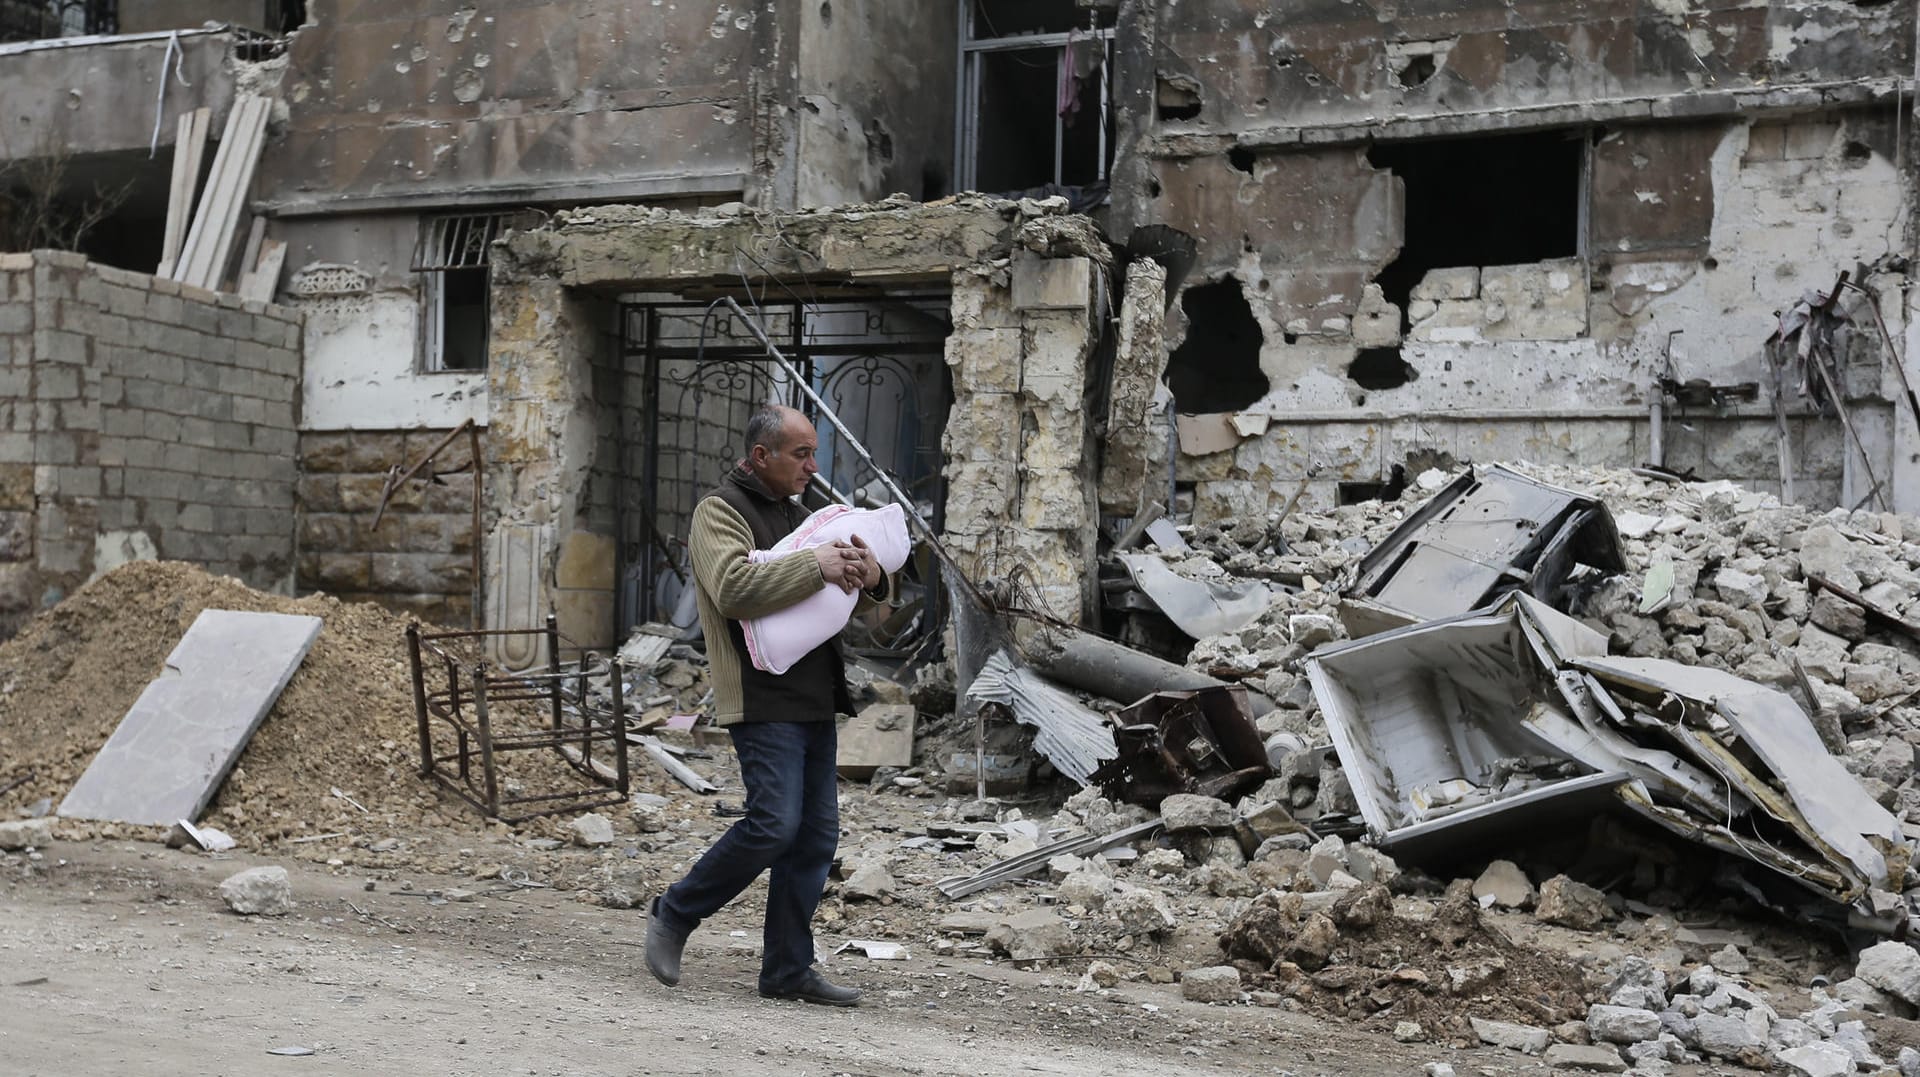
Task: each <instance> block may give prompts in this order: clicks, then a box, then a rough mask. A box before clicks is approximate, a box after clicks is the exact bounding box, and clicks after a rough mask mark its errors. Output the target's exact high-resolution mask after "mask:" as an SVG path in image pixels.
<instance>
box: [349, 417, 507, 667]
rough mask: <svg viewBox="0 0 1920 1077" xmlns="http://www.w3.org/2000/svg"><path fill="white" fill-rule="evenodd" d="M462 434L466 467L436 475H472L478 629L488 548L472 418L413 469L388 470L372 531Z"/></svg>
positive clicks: (472, 599) (477, 437)
mask: <svg viewBox="0 0 1920 1077" xmlns="http://www.w3.org/2000/svg"><path fill="white" fill-rule="evenodd" d="M461 434H465V435H467V464H466V466H465V467H457V468H454V469H453V470H452V471H444V472H439V473H436V475H435V476H434V477H435V478H438V477H439V475H457V474H459V473H460V472H462V471H472V472H473V510H472V511H473V569H472V573H473V578H472V579H471V580H470V581H469V584H470V590H471V593H470V594H469V596H468V600H469V602H470V603H471V605H472V609H473V612H472V614H471V616H472V618H473V624H474V627H476V628H478V627H479V626H480V625H481V624H483V623H484V622H483V618H484V616H485V612H484V607H483V603H482V600H481V598H482V593H483V591H484V584H483V582H482V580H481V577H480V573H481V569H482V567H483V562H482V558H481V547H482V546H483V545H484V544H485V543H484V538H485V536H484V535H482V534H481V533H480V506H481V502H482V496H483V495H482V489H481V488H482V486H483V482H482V479H481V476H482V474H483V471H482V468H481V466H480V428H479V427H478V426H477V425H475V423H474V421H473V420H472V419H471V418H467V419H462V420H461V421H460V425H459V426H456V427H454V428H453V429H452V430H450V431H448V432H447V436H446V437H443V438H441V439H440V442H439V444H437V445H435V446H434V447H433V448H431V449H428V450H427V452H426V455H424V456H422V457H421V458H420V459H419V460H418V461H416V462H415V463H414V465H413V466H412V467H409V468H406V469H404V470H402V469H401V468H400V466H399V465H397V464H396V465H394V466H393V467H391V468H389V469H387V479H386V482H385V483H384V484H382V486H381V488H380V504H379V505H378V506H377V507H376V508H375V509H374V512H373V523H372V524H370V525H369V527H370V528H378V527H379V526H380V521H381V519H382V518H384V517H385V516H386V514H387V504H388V503H389V502H390V501H392V500H393V495H394V494H395V493H398V492H399V490H400V487H401V486H402V485H404V484H405V483H406V482H407V481H408V480H410V479H412V478H414V477H415V476H416V475H418V474H419V473H420V471H421V469H423V468H425V467H426V466H427V465H428V464H430V463H432V462H433V460H434V458H435V457H437V456H439V455H440V453H441V452H442V451H443V450H445V449H446V447H447V446H449V445H452V444H453V443H454V442H455V441H456V440H458V439H459V437H460V435H461ZM427 638H428V639H437V638H445V637H444V635H442V636H428V637H427Z"/></svg>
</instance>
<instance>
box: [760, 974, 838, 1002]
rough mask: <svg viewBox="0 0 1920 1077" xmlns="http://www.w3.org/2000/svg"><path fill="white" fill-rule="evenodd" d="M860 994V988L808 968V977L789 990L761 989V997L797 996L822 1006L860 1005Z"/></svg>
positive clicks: (804, 1000) (787, 997)
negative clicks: (840, 983) (830, 978)
mask: <svg viewBox="0 0 1920 1077" xmlns="http://www.w3.org/2000/svg"><path fill="white" fill-rule="evenodd" d="M860 995H861V991H860V989H859V988H857V987H841V986H840V985H839V984H836V983H833V982H832V981H830V980H828V979H827V978H826V977H825V976H822V975H820V972H819V970H818V969H808V970H807V975H806V977H805V978H804V979H802V980H801V981H800V983H799V985H798V986H797V987H794V988H791V989H789V990H786V991H769V990H767V989H766V988H764V987H763V988H761V989H760V997H761V998H782V999H794V998H797V999H799V1000H800V1001H801V1002H813V1003H818V1004H819V1005H822V1006H858V1005H860Z"/></svg>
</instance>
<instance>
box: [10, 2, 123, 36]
mask: <svg viewBox="0 0 1920 1077" xmlns="http://www.w3.org/2000/svg"><path fill="white" fill-rule="evenodd" d="M119 28H120V5H119V2H118V0H0V44H5V43H7V42H13V41H39V40H42V39H44V38H53V37H79V36H82V35H85V34H112V33H117V32H119Z"/></svg>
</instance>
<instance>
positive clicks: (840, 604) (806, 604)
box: [740, 505, 913, 673]
mask: <svg viewBox="0 0 1920 1077" xmlns="http://www.w3.org/2000/svg"><path fill="white" fill-rule="evenodd" d="M855 535H858V536H860V539H861V541H863V542H865V543H866V544H867V546H868V547H869V548H870V549H872V550H873V556H874V559H875V560H877V561H879V562H880V567H881V568H883V569H885V570H886V571H888V572H890V573H892V572H898V571H900V566H901V565H904V564H906V563H907V553H908V551H909V550H910V549H911V548H912V545H913V543H912V540H911V539H909V538H908V536H907V514H906V513H905V512H904V511H902V510H901V508H900V506H898V505H887V506H885V507H883V508H878V509H854V508H848V507H847V506H845V505H829V506H827V507H826V508H824V509H821V510H820V511H819V512H816V513H814V514H813V515H811V516H809V517H807V518H806V519H805V520H804V521H802V522H801V524H800V526H799V527H797V528H795V529H794V531H793V534H791V535H788V536H787V537H786V538H783V539H781V540H780V541H779V542H777V543H775V544H774V547H773V549H771V550H754V551H753V552H752V553H749V554H748V555H747V559H748V560H749V561H752V562H753V563H755V564H761V563H764V562H767V561H772V560H775V559H776V558H780V557H785V556H786V555H788V554H790V553H793V552H794V551H795V550H810V549H812V548H813V547H815V546H819V545H821V544H823V543H828V542H846V541H849V540H851V539H852V538H853V536H855ZM859 600H860V596H859V595H857V594H848V593H847V592H845V591H843V590H841V589H840V588H838V587H835V586H832V585H828V586H826V587H822V588H821V589H820V590H818V591H815V592H814V593H813V594H811V595H809V596H808V597H806V598H804V599H802V600H800V601H799V602H796V603H794V604H793V605H791V606H788V607H787V608H786V609H783V610H780V611H778V612H775V613H770V614H768V615H766V616H765V617H754V618H750V619H748V620H744V621H741V622H740V627H741V628H742V629H743V630H744V631H745V633H746V637H747V656H748V657H749V658H750V659H752V661H753V668H755V669H758V670H764V671H765V672H768V673H785V672H786V671H787V670H789V669H791V668H793V664H794V663H795V662H798V661H800V659H802V658H804V657H806V656H807V653H808V652H810V651H812V650H813V649H814V648H815V647H818V646H820V645H821V644H822V643H825V642H827V641H828V640H830V639H832V638H833V637H835V636H837V635H839V634H840V630H841V629H843V628H845V627H847V621H848V619H849V618H851V617H852V616H853V607H854V605H855V604H856V603H858V602H859Z"/></svg>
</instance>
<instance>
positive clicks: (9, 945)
mask: <svg viewBox="0 0 1920 1077" xmlns="http://www.w3.org/2000/svg"><path fill="white" fill-rule="evenodd" d="M43 857H44V858H43V859H42V860H40V861H38V862H28V861H26V860H24V859H23V858H20V857H18V856H14V857H7V858H0V895H4V901H3V902H0V906H3V907H4V912H0V1072H4V1073H6V1074H8V1075H61V1077H68V1075H89V1074H126V1073H141V1074H281V1073H285V1074H401V1073H434V1074H452V1075H459V1074H486V1075H489V1077H493V1075H498V1074H509V1073H525V1074H554V1075H563V1074H564V1075H573V1074H596V1075H597V1074H778V1075H781V1077H803V1075H816V1074H818V1075H828V1074H876V1075H877V1074H913V1075H919V1077H939V1075H948V1074H1016V1073H1034V1074H1063V1075H1064V1074H1111V1073H1153V1074H1155V1075H1156V1077H1178V1075H1185V1074H1218V1073H1222V1072H1227V1073H1256V1072H1257V1073H1261V1074H1296V1075H1300V1077H1306V1075H1309V1074H1419V1073H1420V1072H1421V1068H1422V1065H1423V1064H1424V1063H1425V1062H1427V1061H1435V1060H1446V1061H1450V1062H1452V1063H1453V1064H1454V1065H1455V1066H1456V1067H1457V1068H1459V1069H1460V1070H1461V1072H1464V1073H1473V1072H1476V1071H1478V1072H1480V1073H1484V1074H1502V1073H1518V1072H1520V1071H1521V1070H1522V1069H1525V1068H1528V1066H1527V1063H1528V1062H1529V1061H1530V1060H1526V1059H1523V1058H1522V1057H1521V1056H1518V1055H1510V1054H1506V1053H1504V1052H1498V1051H1493V1050H1486V1049H1481V1050H1474V1051H1471V1052H1465V1051H1453V1050H1450V1049H1448V1048H1446V1047H1444V1046H1440V1045H1434V1044H1423V1045H1403V1044H1398V1043H1395V1042H1393V1041H1392V1040H1391V1039H1390V1038H1387V1037H1383V1036H1378V1035H1367V1034H1361V1033H1356V1032H1354V1031H1351V1030H1349V1029H1346V1028H1343V1027H1340V1026H1337V1025H1332V1024H1328V1023H1324V1022H1320V1021H1316V1020H1314V1019H1312V1018H1309V1017H1306V1016H1302V1015H1298V1014H1292V1013H1288V1012H1285V1011H1281V1010H1274V1009H1263V1008H1257V1007H1250V1006H1204V1005H1199V1004H1195V1003H1188V1002H1185V1001H1182V1000H1181V999H1180V997H1179V994H1178V989H1177V988H1175V987H1170V986H1156V985H1149V984H1122V985H1121V986H1120V988H1118V989H1116V990H1113V991H1109V992H1106V993H1105V994H1104V995H1103V994H1100V993H1095V992H1076V991H1075V990H1074V985H1075V984H1076V982H1077V981H1078V979H1079V975H1080V969H1079V968H1078V967H1073V968H1063V969H1061V970H1059V971H1057V972H1027V971H1022V970H1018V969H1014V968H1011V967H1009V966H1006V965H1004V964H995V965H988V964H983V963H981V962H977V961H971V960H959V959H939V958H935V957H933V956H932V955H931V954H930V952H929V950H928V948H927V947H925V946H910V947H909V949H910V952H911V954H912V957H911V959H910V960H908V961H904V962H873V961H867V960H865V959H864V958H859V957H852V958H849V957H841V958H835V959H833V960H832V961H831V963H830V964H829V971H830V972H831V973H832V974H833V975H835V976H836V977H839V978H841V979H844V980H846V981H848V982H851V983H855V984H858V985H860V986H863V987H866V988H867V989H868V992H869V998H868V1004H867V1005H865V1006H863V1007H861V1008H860V1009H858V1010H834V1009H827V1008H821V1007H813V1006H804V1005H801V1004H797V1003H791V1002H770V1001H766V1000H763V999H760V998H758V997H756V996H755V995H754V993H753V984H754V973H755V969H756V967H757V963H758V958H757V954H756V952H755V951H756V948H757V943H758V939H757V931H750V930H749V929H750V928H752V927H753V924H754V918H755V915H756V912H755V909H754V907H753V906H752V905H751V904H748V905H747V906H746V907H744V908H741V909H739V910H737V911H735V910H729V912H728V913H725V914H723V916H722V918H720V919H718V920H717V921H715V922H714V923H712V924H710V925H709V926H708V927H707V928H704V929H703V930H702V931H701V932H700V933H699V934H698V935H697V936H696V937H695V940H694V942H693V944H692V946H691V947H690V948H689V952H688V975H687V980H686V983H685V984H684V985H683V986H682V987H681V988H680V989H679V990H668V989H665V988H662V987H660V986H659V985H657V984H655V983H654V982H653V981H652V980H651V979H649V978H647V976H646V973H645V972H644V970H642V969H641V968H640V966H639V949H638V946H637V943H638V942H639V941H640V937H641V927H642V921H641V917H640V915H639V914H638V913H633V912H615V911H611V910H607V909H602V908H597V907H594V906H590V905H586V904H583V903H580V902H577V901H575V900H573V899H572V898H571V896H569V895H563V894H558V893H555V892H552V891H546V890H537V889H536V890H523V891H519V892H514V893H491V894H482V895H481V896H479V897H478V898H477V899H475V900H473V901H471V902H453V903H447V904H433V903H431V902H430V901H429V900H428V899H427V898H426V897H424V896H421V895H423V894H425V893H426V892H427V891H429V890H431V889H437V888H441V887H448V886H463V887H470V888H474V889H481V890H484V889H485V888H486V885H487V884H482V883H476V882H475V881H473V880H471V879H467V880H459V879H438V880H436V879H432V878H414V879H410V880H407V881H408V882H411V883H412V884H413V887H414V889H413V890H411V891H406V890H401V889H399V885H400V883H399V881H397V880H383V881H376V882H375V883H374V889H373V890H372V891H371V892H370V891H368V890H367V889H366V882H367V880H366V879H365V877H364V876H363V875H360V874H349V873H348V872H350V871H351V869H338V870H336V871H335V872H328V871H326V870H324V869H319V870H316V869H314V868H310V867H309V868H303V867H299V866H295V867H293V868H292V869H291V870H292V871H293V876H294V888H295V895H296V897H297V899H298V900H299V902H300V906H299V908H298V910H297V911H296V912H295V913H294V914H293V915H291V916H287V917H281V918H265V917H261V918H245V917H240V916H236V915H234V914H232V913H230V912H228V911H226V909H225V907H224V906H223V905H222V904H221V902H220V900H219V898H218V897H217V896H216V892H215V888H216V887H217V885H218V883H219V880H220V879H222V878H224V877H226V876H227V875H228V874H230V873H232V872H234V871H237V870H239V869H240V868H242V867H246V866H251V864H252V863H254V861H251V860H248V859H245V858H236V859H230V860H211V859H209V858H208V857H206V856H204V855H201V854H197V853H194V854H190V853H184V852H175V851H170V850H165V849H161V848H158V847H155V846H149V845H138V844H129V843H125V842H94V843H87V844H67V843H62V844H58V845H56V846H55V847H53V848H52V849H49V850H47V851H46V852H45V853H44V854H43ZM349 903H351V906H350V905H349ZM356 908H357V909H358V910H361V911H362V912H364V914H365V915H362V914H361V912H356V911H355V909H356ZM736 932H737V933H738V934H735V933H736ZM289 1047H291V1048H306V1049H309V1050H311V1051H312V1052H313V1053H312V1054H311V1055H304V1056H276V1055H272V1054H270V1053H269V1052H270V1051H271V1050H273V1049H275V1048H289ZM1533 1065H1534V1067H1537V1065H1538V1064H1537V1063H1534V1064H1533Z"/></svg>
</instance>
